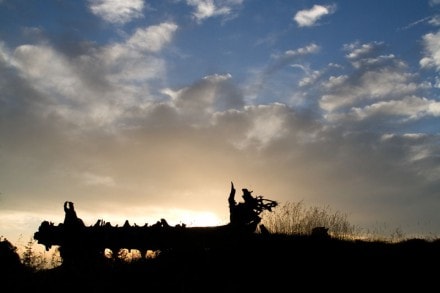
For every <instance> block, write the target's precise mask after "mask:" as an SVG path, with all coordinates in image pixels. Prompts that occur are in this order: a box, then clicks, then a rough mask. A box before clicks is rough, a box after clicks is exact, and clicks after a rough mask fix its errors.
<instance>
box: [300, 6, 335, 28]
mask: <svg viewBox="0 0 440 293" xmlns="http://www.w3.org/2000/svg"><path fill="white" fill-rule="evenodd" d="M335 11H336V6H335V5H329V6H322V5H313V7H312V8H311V9H308V10H307V9H305V10H300V11H298V12H297V13H296V14H295V16H294V17H293V19H294V20H295V21H296V23H297V24H298V26H299V27H304V26H313V25H315V24H316V22H317V21H318V20H319V19H320V18H322V17H323V16H325V15H328V14H333V13H334V12H335Z"/></svg>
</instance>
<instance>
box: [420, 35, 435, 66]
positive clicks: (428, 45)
mask: <svg viewBox="0 0 440 293" xmlns="http://www.w3.org/2000/svg"><path fill="white" fill-rule="evenodd" d="M423 45H424V48H425V57H423V58H422V59H421V60H420V62H419V63H420V66H421V67H422V68H434V69H436V70H437V71H438V70H440V31H439V32H437V33H429V34H426V35H424V36H423Z"/></svg>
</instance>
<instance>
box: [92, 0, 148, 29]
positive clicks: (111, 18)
mask: <svg viewBox="0 0 440 293" xmlns="http://www.w3.org/2000/svg"><path fill="white" fill-rule="evenodd" d="M89 3H90V6H89V8H90V10H91V11H92V13H93V14H95V15H97V16H99V17H101V18H102V19H104V20H105V21H107V22H110V23H117V24H124V23H127V22H130V21H131V20H133V19H135V18H139V17H142V9H143V8H144V1H143V0H89Z"/></svg>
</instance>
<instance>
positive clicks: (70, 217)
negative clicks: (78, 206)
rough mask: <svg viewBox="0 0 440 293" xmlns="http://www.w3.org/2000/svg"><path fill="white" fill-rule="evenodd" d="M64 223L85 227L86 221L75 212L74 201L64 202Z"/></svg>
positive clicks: (69, 225) (70, 225) (67, 225)
mask: <svg viewBox="0 0 440 293" xmlns="http://www.w3.org/2000/svg"><path fill="white" fill-rule="evenodd" d="M64 212H65V216H64V225H66V227H83V226H84V222H83V221H82V220H81V219H80V218H78V216H77V215H76V212H75V207H74V206H73V202H71V201H66V202H64Z"/></svg>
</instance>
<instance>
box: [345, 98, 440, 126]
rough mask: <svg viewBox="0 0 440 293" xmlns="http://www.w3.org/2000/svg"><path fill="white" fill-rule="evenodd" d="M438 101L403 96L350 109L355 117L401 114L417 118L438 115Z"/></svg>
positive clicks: (364, 117) (439, 104)
mask: <svg viewBox="0 0 440 293" xmlns="http://www.w3.org/2000/svg"><path fill="white" fill-rule="evenodd" d="M439 110H440V102H436V101H433V100H428V99H426V98H420V97H416V96H409V97H405V98H403V99H401V100H391V101H382V102H378V103H373V104H371V105H368V106H366V107H364V108H357V107H356V108H353V109H352V110H351V111H352V112H353V114H354V115H355V117H356V119H360V120H361V119H367V118H369V117H373V116H377V115H381V116H386V117H391V116H401V117H408V118H409V119H417V118H419V117H424V116H427V115H429V116H439V114H440V111H439Z"/></svg>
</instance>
